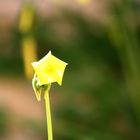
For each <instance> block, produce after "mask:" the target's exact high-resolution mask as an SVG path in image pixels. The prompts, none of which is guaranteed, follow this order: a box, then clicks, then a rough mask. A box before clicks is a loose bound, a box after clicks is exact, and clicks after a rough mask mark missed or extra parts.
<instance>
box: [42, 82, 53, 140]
mask: <svg viewBox="0 0 140 140" xmlns="http://www.w3.org/2000/svg"><path fill="white" fill-rule="evenodd" d="M50 87H51V84H50V85H48V87H47V88H46V89H45V91H44V92H45V93H44V99H45V104H46V117H47V130H48V140H53V132H52V119H51V109H50V99H49V90H50Z"/></svg>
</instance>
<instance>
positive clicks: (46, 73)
mask: <svg viewBox="0 0 140 140" xmlns="http://www.w3.org/2000/svg"><path fill="white" fill-rule="evenodd" d="M32 65H33V68H34V70H35V73H36V74H37V76H38V78H39V81H40V82H39V85H45V84H49V83H53V82H57V83H58V84H59V85H61V84H62V79H63V74H64V70H65V67H66V65H67V63H65V62H63V61H62V60H60V59H58V58H56V57H55V56H53V55H52V54H51V51H50V52H49V53H48V54H47V55H46V56H45V57H43V58H42V59H41V60H40V61H38V62H34V63H32Z"/></svg>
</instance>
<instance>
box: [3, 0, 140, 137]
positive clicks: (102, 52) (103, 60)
mask: <svg viewBox="0 0 140 140" xmlns="http://www.w3.org/2000/svg"><path fill="white" fill-rule="evenodd" d="M94 4H95V3H94V1H93V2H92V1H91V2H90V3H85V4H82V3H80V2H79V3H78V4H77V5H76V6H75V7H74V8H75V9H76V8H77V9H78V7H82V8H81V9H80V8H79V9H80V10H75V9H74V8H71V7H73V6H71V5H69V6H63V4H62V3H61V5H59V6H58V7H57V8H56V9H57V12H56V13H55V12H54V11H53V10H52V13H53V12H54V13H55V14H50V15H49V16H41V15H45V11H44V13H39V11H38V8H37V6H35V5H32V2H31V3H30V4H29V3H26V4H25V3H23V4H22V5H21V6H20V9H22V8H23V7H26V6H27V7H28V9H30V10H34V13H35V14H34V21H33V26H32V29H31V30H30V32H29V33H21V31H20V30H19V28H18V26H19V18H20V12H21V10H20V9H19V10H18V14H17V18H16V19H15V21H14V24H13V23H12V24H11V25H10V28H9V29H8V30H6V29H7V26H8V25H5V26H4V27H5V28H3V25H0V30H4V31H3V32H2V31H1V32H0V77H1V78H0V140H46V139H47V131H46V129H47V128H46V120H45V108H44V101H43V98H42V102H41V103H38V102H37V100H36V98H35V95H34V93H33V90H32V85H31V79H30V80H27V78H26V76H25V74H24V62H23V56H22V49H21V44H22V39H23V38H26V37H27V36H28V35H31V36H32V37H33V38H34V40H35V41H36V46H37V48H36V51H37V55H38V59H40V58H42V57H43V56H44V55H46V54H47V53H48V51H49V50H51V51H52V53H53V54H54V55H55V56H57V57H58V58H60V59H62V60H64V61H65V62H67V63H68V64H69V65H68V66H67V68H66V71H65V75H64V79H63V80H64V81H63V86H62V87H59V86H58V85H57V84H54V86H52V89H51V93H50V100H51V108H52V120H53V131H54V140H140V2H139V1H136V0H121V1H119V0H118V1H115V0H114V1H113V0H112V1H104V4H105V5H104V8H103V9H102V10H101V9H99V10H97V11H94V8H95V7H96V6H94ZM100 4H102V1H100V2H98V5H99V8H100ZM33 7H34V8H33ZM48 7H49V6H48ZM88 8H89V9H90V10H88ZM97 9H98V7H97ZM7 10H8V9H7ZM81 11H86V13H88V14H83V13H84V12H81ZM49 12H50V11H49ZM90 12H91V13H90ZM94 12H95V13H94ZM46 13H47V9H46ZM50 13H51V12H50ZM93 13H94V14H93ZM95 15H96V16H95ZM98 15H99V18H98ZM0 16H1V20H0V24H1V23H2V20H3V19H5V18H6V17H5V15H2V13H1V14H0ZM95 17H96V18H95ZM27 20H28V19H27ZM5 22H6V21H5ZM29 52H30V46H29ZM30 53H32V52H30ZM31 55H32V54H31ZM25 57H26V56H25ZM27 59H28V58H27ZM29 67H31V66H29Z"/></svg>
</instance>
